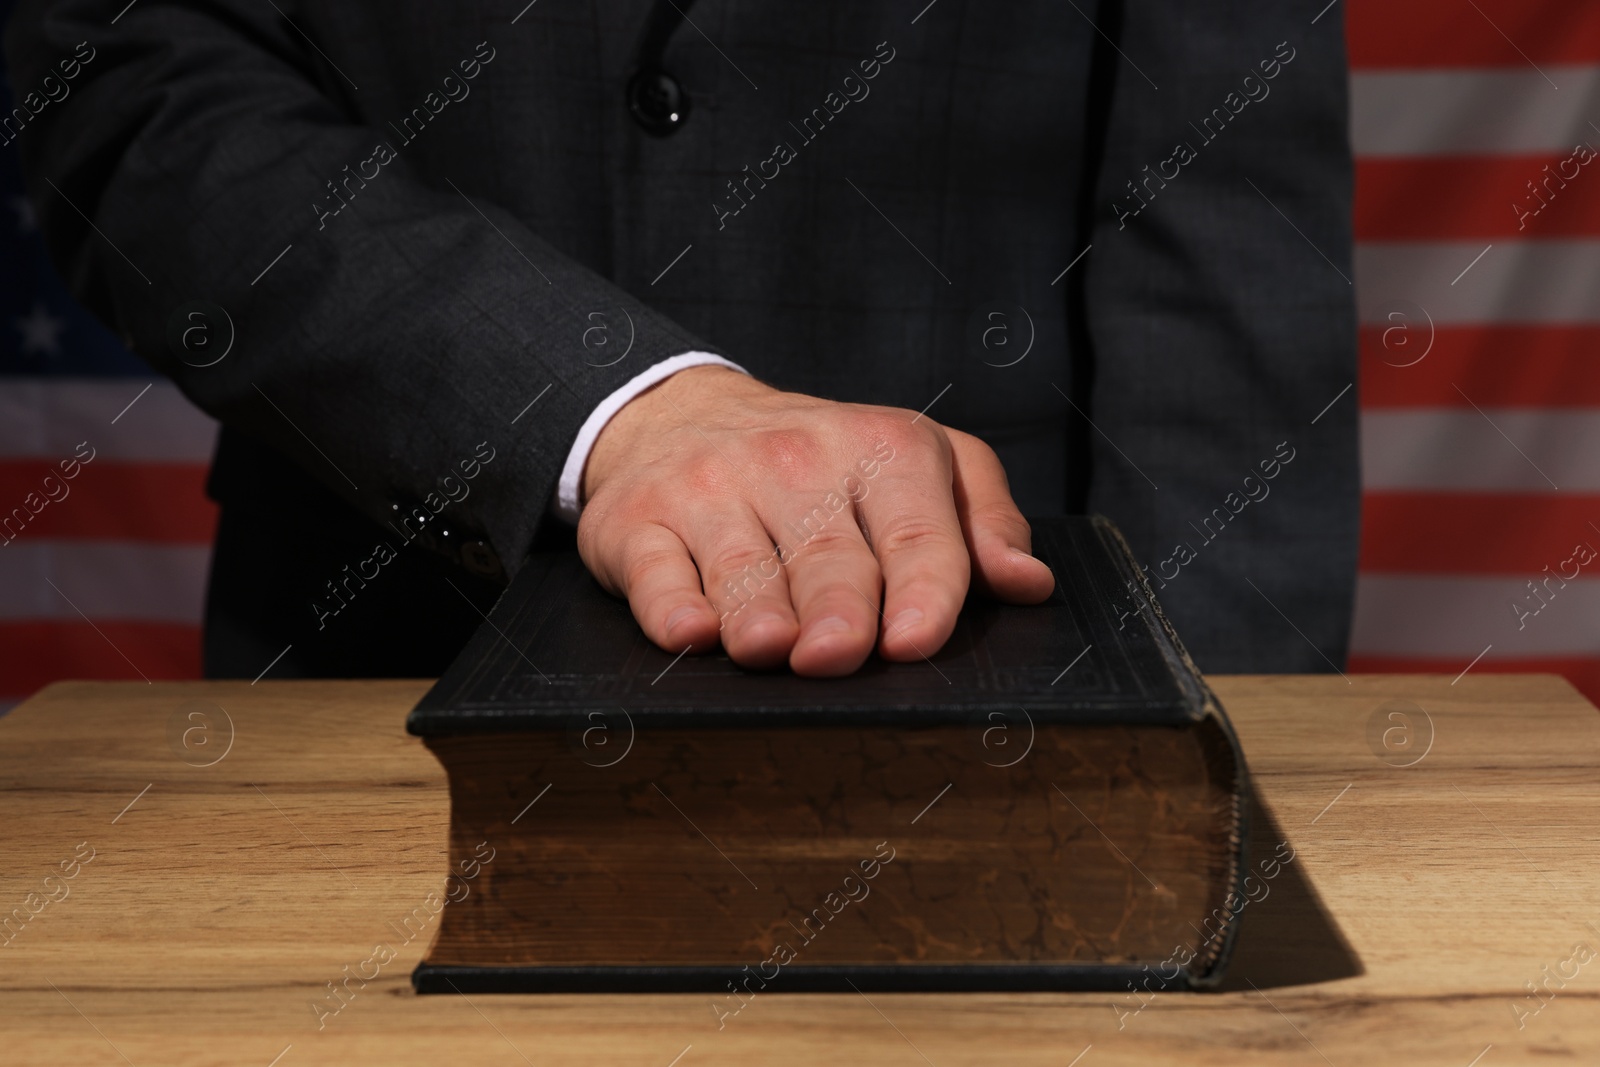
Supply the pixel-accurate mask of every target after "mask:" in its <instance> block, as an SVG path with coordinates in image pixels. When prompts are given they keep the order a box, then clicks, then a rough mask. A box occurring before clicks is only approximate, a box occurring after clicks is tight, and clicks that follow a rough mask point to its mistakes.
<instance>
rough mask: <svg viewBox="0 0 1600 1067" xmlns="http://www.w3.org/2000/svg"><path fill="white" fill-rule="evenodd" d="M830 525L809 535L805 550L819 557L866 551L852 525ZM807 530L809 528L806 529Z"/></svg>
mask: <svg viewBox="0 0 1600 1067" xmlns="http://www.w3.org/2000/svg"><path fill="white" fill-rule="evenodd" d="M845 525H846V524H841V523H830V524H828V525H826V526H823V527H821V528H820V529H818V530H816V531H815V532H813V533H811V534H810V536H809V538H808V539H807V540H806V542H805V550H806V551H807V552H808V553H815V554H816V555H819V556H833V557H841V556H848V555H855V554H858V553H862V552H865V551H866V545H865V543H863V542H862V540H861V537H860V536H859V535H858V534H857V533H856V531H855V528H854V524H849V526H850V528H849V529H846V528H845ZM808 529H809V528H808Z"/></svg>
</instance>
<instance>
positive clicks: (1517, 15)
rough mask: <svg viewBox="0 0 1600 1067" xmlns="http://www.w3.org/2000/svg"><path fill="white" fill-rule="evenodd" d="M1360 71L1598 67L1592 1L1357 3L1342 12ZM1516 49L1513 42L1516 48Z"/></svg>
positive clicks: (1599, 17)
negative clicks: (1533, 66) (1571, 65)
mask: <svg viewBox="0 0 1600 1067" xmlns="http://www.w3.org/2000/svg"><path fill="white" fill-rule="evenodd" d="M1345 34H1346V38H1347V41H1348V47H1349V52H1350V66H1351V68H1352V69H1355V70H1363V69H1367V70H1372V69H1379V70H1384V69H1387V70H1394V69H1405V68H1421V67H1520V68H1522V69H1524V70H1527V69H1530V67H1529V64H1530V63H1538V64H1540V65H1545V64H1557V63H1595V62H1600V4H1596V3H1594V2H1593V0H1472V2H1471V3H1469V2H1467V0H1409V2H1407V3H1401V4H1397V3H1393V2H1392V0H1352V2H1351V3H1350V4H1349V7H1348V10H1347V11H1346V12H1345ZM1512 42H1515V43H1514V44H1513V43H1512Z"/></svg>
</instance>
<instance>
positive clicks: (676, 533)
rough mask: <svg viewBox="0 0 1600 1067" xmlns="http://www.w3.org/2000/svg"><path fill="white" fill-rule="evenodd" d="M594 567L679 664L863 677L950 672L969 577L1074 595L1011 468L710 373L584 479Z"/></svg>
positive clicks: (681, 376)
mask: <svg viewBox="0 0 1600 1067" xmlns="http://www.w3.org/2000/svg"><path fill="white" fill-rule="evenodd" d="M583 494H584V497H585V499H586V501H587V503H586V505H585V507H584V511H583V516H582V518H581V519H580V521H579V523H578V551H579V553H580V554H581V555H582V557H583V561H584V564H585V565H586V566H587V567H588V568H589V570H590V572H591V573H592V574H594V576H595V578H596V579H598V580H599V582H600V583H601V584H602V585H603V586H605V587H606V588H607V589H608V590H610V591H611V592H612V593H614V594H617V595H621V596H625V597H627V599H628V603H629V605H630V606H631V608H632V609H633V614H634V617H635V618H636V619H637V620H638V622H639V625H640V626H641V627H642V628H643V629H644V632H645V633H646V634H647V635H649V637H650V639H651V640H652V641H654V642H655V643H656V644H658V645H660V646H661V647H662V648H664V649H666V650H668V651H670V652H680V651H682V650H683V649H684V648H685V647H688V648H689V649H691V650H692V651H694V652H706V651H709V650H711V649H712V648H714V647H715V646H716V645H717V643H718V641H719V639H720V641H721V643H722V645H723V647H724V648H726V649H727V652H728V655H729V656H731V657H732V658H733V660H734V661H735V662H737V663H739V664H741V665H743V666H746V667H756V668H761V667H775V666H777V665H779V664H781V663H783V662H784V661H785V660H787V661H788V663H789V665H790V667H792V668H793V669H794V671H795V672H796V673H799V674H807V675H819V676H826V675H841V674H849V673H851V672H852V671H854V670H856V669H857V668H858V667H860V666H861V664H862V663H863V662H865V660H866V658H867V656H868V655H870V654H871V652H872V650H873V648H874V646H876V647H877V648H878V650H879V652H880V654H881V655H882V656H884V657H885V658H886V659H890V660H916V659H921V658H923V657H925V656H930V655H932V654H933V653H934V652H935V651H937V650H938V648H939V647H940V646H941V645H943V644H944V642H945V641H946V640H947V639H948V638H949V637H950V633H951V631H952V629H953V628H954V626H955V620H956V614H957V612H959V611H960V609H961V604H962V601H963V600H964V599H965V598H966V594H967V587H968V584H969V580H970V581H971V582H972V584H973V585H975V587H976V588H977V589H978V590H979V591H980V592H983V593H986V594H988V595H991V596H995V597H997V598H999V599H1002V600H1007V601H1011V602H1014V603H1030V604H1031V603H1038V602H1039V601H1042V600H1044V599H1045V598H1046V597H1048V596H1049V595H1050V591H1051V590H1052V589H1053V588H1054V586H1055V578H1054V576H1053V575H1052V574H1051V573H1050V569H1049V568H1048V567H1047V566H1045V565H1044V564H1043V563H1041V562H1040V561H1039V560H1037V559H1034V558H1033V557H1032V556H1031V555H1029V554H1028V550H1029V548H1030V540H1029V531H1028V524H1027V522H1026V521H1024V519H1023V517H1022V514H1021V512H1019V511H1018V510H1017V507H1016V504H1014V503H1013V502H1012V500H1011V494H1010V492H1009V490H1008V489H1007V486H1006V478H1005V472H1004V471H1003V470H1002V468H1001V466H1000V461H999V459H998V458H997V457H996V456H995V454H994V452H993V451H992V450H991V449H990V448H989V447H988V446H987V445H985V444H984V443H983V442H982V441H980V440H978V439H977V438H976V437H972V436H970V435H968V434H964V433H960V432H959V431H956V430H950V429H946V428H945V427H942V426H940V425H939V424H938V423H936V422H934V421H933V420H932V419H930V418H928V417H927V416H925V415H924V416H918V415H917V413H916V412H914V411H907V410H904V409H901V408H887V407H873V406H867V405H861V404H840V403H835V402H833V401H828V400H820V399H817V398H815V397H810V396H803V395H801V394H798V393H785V392H782V391H780V390H777V389H774V388H772V387H771V386H768V385H764V384H762V383H761V382H758V381H756V380H755V379H753V378H750V377H747V376H746V375H743V374H740V373H738V372H737V371H731V370H728V369H726V368H722V367H695V368H691V369H689V370H685V371H680V372H679V373H677V374H675V375H673V376H672V377H670V378H668V379H667V380H666V381H664V382H663V383H662V384H660V385H659V386H656V387H655V388H653V389H651V390H649V391H648V392H646V393H643V394H641V395H640V396H639V397H637V398H635V399H634V400H633V401H631V402H630V403H629V404H628V405H627V406H625V407H624V408H623V409H622V410H621V411H620V412H618V413H617V415H616V416H615V417H614V418H613V419H612V420H611V421H610V422H609V423H608V424H607V425H606V428H605V429H604V430H603V431H602V432H601V434H600V436H599V439H598V440H597V441H596V442H595V446H594V449H593V451H592V452H591V453H590V455H589V462H588V466H587V467H586V468H585V471H584V478H583Z"/></svg>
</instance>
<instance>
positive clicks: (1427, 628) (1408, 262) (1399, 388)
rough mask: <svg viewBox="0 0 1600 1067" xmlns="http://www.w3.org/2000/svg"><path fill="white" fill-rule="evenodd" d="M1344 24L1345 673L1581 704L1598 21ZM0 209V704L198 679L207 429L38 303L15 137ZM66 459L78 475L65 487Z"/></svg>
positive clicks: (1415, 15) (1597, 292) (1594, 607)
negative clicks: (1353, 566)
mask: <svg viewBox="0 0 1600 1067" xmlns="http://www.w3.org/2000/svg"><path fill="white" fill-rule="evenodd" d="M1336 2H1337V0H1336ZM6 6H7V5H5V4H3V3H0V12H3V11H4V9H5V7H6ZM1330 6H1331V5H1330ZM1343 14H1344V17H1345V20H1346V27H1347V32H1348V37H1349V48H1350V60H1351V68H1352V70H1351V87H1352V122H1351V138H1352V143H1353V145H1354V148H1355V152H1356V156H1357V171H1356V173H1357V189H1356V218H1355V226H1356V239H1357V253H1356V275H1355V279H1354V281H1355V287H1356V294H1357V301H1358V305H1359V308H1360V314H1361V320H1362V324H1363V326H1362V331H1361V373H1360V380H1359V385H1358V386H1357V388H1358V389H1359V394H1360V401H1361V407H1362V462H1363V468H1364V478H1365V482H1366V491H1365V500H1364V508H1365V511H1364V516H1363V533H1362V546H1361V565H1360V576H1359V583H1358V595H1357V609H1356V619H1355V633H1354V642H1353V645H1352V655H1351V661H1350V667H1351V669H1352V670H1368V671H1383V670H1425V671H1435V672H1443V673H1446V674H1450V675H1452V676H1456V675H1459V674H1460V673H1461V672H1463V671H1465V670H1467V669H1469V668H1470V670H1472V671H1490V670H1493V671H1505V670H1512V671H1535V670H1538V671H1556V672H1559V673H1561V674H1564V675H1566V676H1567V677H1568V678H1570V679H1571V680H1573V681H1574V682H1575V683H1576V684H1577V685H1578V686H1579V688H1580V689H1582V690H1584V692H1585V693H1586V694H1587V695H1588V696H1590V697H1591V698H1600V581H1595V580H1594V577H1595V572H1597V571H1600V559H1590V560H1589V562H1587V563H1581V562H1579V561H1580V560H1582V559H1583V558H1584V553H1583V552H1581V551H1577V550H1578V549H1579V547H1580V546H1583V545H1588V546H1592V548H1595V549H1600V159H1596V160H1594V161H1593V164H1592V165H1591V163H1590V161H1589V160H1587V159H1584V160H1582V162H1579V159H1580V158H1581V157H1582V155H1583V153H1581V152H1578V151H1577V149H1578V146H1579V145H1586V146H1593V147H1594V148H1595V149H1600V126H1597V123H1600V4H1594V3H1592V2H1586V0H1414V2H1412V3H1408V4H1404V5H1399V4H1392V3H1387V2H1380V0H1353V2H1350V3H1348V4H1347V5H1345V7H1344V11H1343ZM8 106H9V105H8ZM23 136H27V133H26V131H24V133H23ZM1552 175H1554V177H1552ZM0 198H3V200H4V203H3V204H0V319H3V324H0V326H3V328H0V528H4V529H6V530H7V531H8V533H14V534H15V537H14V539H5V538H0V540H3V541H4V543H0V703H3V702H5V701H14V700H16V699H19V698H21V697H22V696H25V695H26V694H28V693H29V692H31V691H33V690H34V689H36V688H38V687H39V686H41V685H43V684H45V683H47V682H50V681H52V680H55V679H58V678H130V679H135V680H137V679H139V678H148V679H158V678H188V677H197V676H198V675H199V670H200V651H199V649H200V630H199V626H200V618H201V610H202V605H203V599H204V585H205V577H206V570H207V564H208V560H209V545H210V542H211V537H212V534H213V532H214V529H215V525H216V515H215V509H214V508H213V506H212V505H211V504H210V502H209V501H208V500H206V498H205V496H204V493H203V489H202V486H203V483H204V477H205V470H206V466H207V464H208V463H209V460H210V455H211V449H212V444H213V441H214V439H215V425H214V424H213V423H212V421H211V420H210V419H209V418H207V417H206V416H205V415H204V414H202V413H200V412H199V411H197V410H196V409H195V408H193V407H192V406H191V405H190V404H188V402H187V401H185V400H184V399H183V398H182V396H181V395H179V394H178V392H177V391H176V389H175V388H174V387H173V386H172V385H171V384H170V383H168V382H165V381H163V380H160V379H159V378H157V377H156V376H155V375H153V374H152V373H151V372H150V371H149V369H148V368H147V367H146V366H145V365H144V364H142V363H141V362H139V361H138V360H137V359H135V358H134V357H133V356H131V355H129V354H128V353H127V352H125V351H124V350H123V349H122V347H121V346H120V345H119V344H118V342H117V341H116V339H115V338H114V337H113V336H111V335H110V334H109V333H107V332H106V331H105V330H104V329H103V328H102V327H100V326H99V325H98V324H96V323H95V322H94V321H93V320H92V319H91V318H90V317H89V316H87V315H86V314H85V313H84V312H82V311H81V310H79V309H78V308H76V307H75V306H74V304H73V303H72V301H71V299H70V298H69V297H68V296H67V295H66V294H65V292H64V291H63V290H62V288H61V285H60V283H59V281H58V280H57V279H56V277H55V274H54V272H53V270H52V269H51V267H50V266H49V264H48V262H47V260H46V259H45V255H44V251H43V248H42V245H41V244H40V240H39V235H38V232H37V230H36V228H35V227H34V225H33V216H32V212H31V210H30V209H29V207H28V203H27V201H26V199H25V198H24V197H23V195H22V186H21V181H20V178H19V175H18V170H17V162H16V156H15V146H14V145H13V146H7V147H5V148H0ZM1535 209H1537V210H1535ZM80 444H87V446H88V448H90V449H92V450H93V454H94V458H93V459H92V460H91V461H90V462H89V463H88V464H86V465H82V466H81V468H80V469H79V470H78V473H77V476H76V477H75V478H73V479H72V480H71V481H69V482H64V481H62V479H61V478H60V474H61V466H60V464H61V462H62V461H63V460H72V459H74V458H75V457H77V456H78V455H79V454H80V452H79V450H80ZM84 454H86V453H84ZM52 472H54V478H55V481H54V482H53V483H52V484H54V485H55V486H57V488H56V489H55V490H54V492H55V493H56V495H58V496H61V498H60V499H59V500H53V499H49V498H48V494H47V493H46V488H45V479H46V476H48V475H52ZM61 486H65V487H66V490H67V491H66V494H65V495H61V493H62V489H61V488H60V487H61ZM30 494H34V495H33V496H31V497H30ZM41 501H43V502H44V503H43V506H42V507H40V509H39V510H38V512H37V514H35V513H33V511H32V510H31V509H30V507H29V504H30V502H32V503H33V504H34V505H35V506H37V505H38V504H39V502H41ZM16 508H22V509H23V512H24V515H23V516H22V517H23V518H24V519H25V522H26V524H25V526H21V527H19V526H18V525H17V518H16V517H13V519H12V526H11V527H4V525H3V519H4V517H5V516H14V509H16ZM1575 568H1576V570H1577V574H1576V575H1575V576H1574V569H1575Z"/></svg>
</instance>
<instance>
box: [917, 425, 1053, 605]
mask: <svg viewBox="0 0 1600 1067" xmlns="http://www.w3.org/2000/svg"><path fill="white" fill-rule="evenodd" d="M945 433H947V434H948V435H949V437H950V449H951V456H952V459H953V462H954V489H955V506H956V513H957V514H958V515H959V516H960V518H961V529H962V532H963V534H964V535H965V536H966V541H967V551H968V552H969V553H970V554H971V556H972V568H973V584H974V585H975V586H976V587H977V588H978V589H979V590H980V591H981V592H983V593H986V594H987V595H989V596H992V597H995V598H997V599H999V600H1006V601H1010V602H1011V603H1014V604H1037V603H1039V602H1040V601H1042V600H1044V599H1046V598H1047V597H1049V595H1050V592H1051V590H1053V589H1054V588H1055V587H1056V577H1055V575H1054V574H1052V573H1051V572H1050V568H1049V567H1048V566H1046V565H1045V564H1044V562H1043V561H1041V560H1038V559H1035V558H1034V557H1033V555H1032V554H1031V552H1032V548H1033V534H1032V531H1031V530H1029V528H1028V520H1026V519H1024V518H1023V517H1022V512H1020V511H1018V510H1017V505H1016V504H1015V503H1014V502H1013V501H1012V499H1011V489H1010V487H1009V486H1008V485H1007V484H1006V472H1005V468H1004V467H1002V466H1001V465H1000V457H998V456H996V455H995V454H994V450H993V449H991V448H990V447H989V446H988V445H986V444H984V443H983V442H982V441H980V440H978V439H977V438H976V437H973V436H972V435H970V434H964V433H961V432H960V431H958V430H948V429H947V430H946V431H945Z"/></svg>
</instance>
